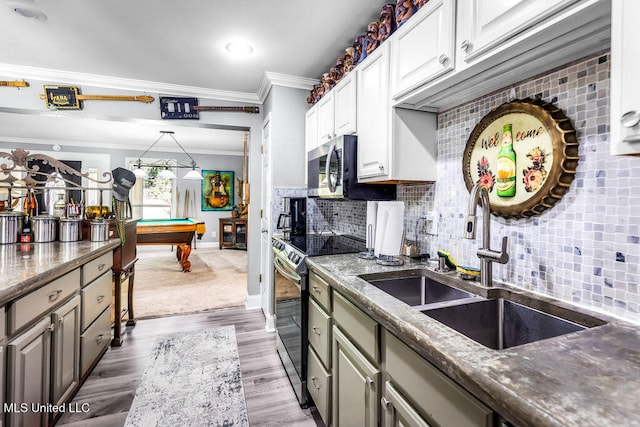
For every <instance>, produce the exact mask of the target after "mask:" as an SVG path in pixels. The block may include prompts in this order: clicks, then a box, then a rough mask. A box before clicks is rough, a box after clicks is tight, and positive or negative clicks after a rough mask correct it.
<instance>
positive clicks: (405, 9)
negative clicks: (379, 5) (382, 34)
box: [396, 0, 417, 28]
mask: <svg viewBox="0 0 640 427" xmlns="http://www.w3.org/2000/svg"><path fill="white" fill-rule="evenodd" d="M416 10H417V9H416V6H415V4H414V1H412V0H398V1H397V3H396V25H397V26H398V28H400V26H401V25H402V24H404V23H405V22H406V21H407V19H409V18H411V17H412V16H413V14H414V13H415V12H416Z"/></svg>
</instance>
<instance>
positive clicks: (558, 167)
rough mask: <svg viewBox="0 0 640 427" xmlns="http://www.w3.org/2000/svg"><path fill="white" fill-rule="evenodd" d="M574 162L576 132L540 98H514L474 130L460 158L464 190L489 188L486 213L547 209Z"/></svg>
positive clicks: (567, 182)
mask: <svg viewBox="0 0 640 427" xmlns="http://www.w3.org/2000/svg"><path fill="white" fill-rule="evenodd" d="M577 165H578V140H577V138H576V131H575V129H574V128H573V126H572V124H571V122H570V120H569V119H568V118H567V117H566V116H565V115H564V113H563V112H562V110H560V109H558V108H556V107H555V106H554V105H553V104H551V103H548V102H544V101H542V100H540V99H536V100H533V99H530V98H526V99H522V100H520V99H517V100H514V101H512V102H508V103H505V104H502V105H501V106H499V107H498V108H496V109H495V110H493V111H491V112H490V113H489V114H487V115H486V116H485V117H484V118H483V119H482V120H481V121H480V122H479V123H478V124H477V125H476V127H475V128H474V129H473V131H472V132H471V135H470V136H469V140H468V141H467V145H466V147H465V150H464V155H463V158H462V170H463V174H464V181H465V184H466V186H467V189H468V190H471V188H472V187H473V186H474V185H475V184H476V183H478V182H480V183H482V184H483V185H484V186H485V187H487V189H488V190H489V200H490V203H491V212H492V213H494V214H495V215H499V216H502V217H505V218H527V217H531V216H534V215H539V214H541V213H542V212H544V211H545V210H547V209H549V208H551V207H552V206H553V205H554V204H555V203H557V202H558V200H560V199H561V198H562V196H564V194H565V193H566V192H567V191H568V190H569V187H570V186H571V182H572V181H573V178H574V176H575V173H576V167H577Z"/></svg>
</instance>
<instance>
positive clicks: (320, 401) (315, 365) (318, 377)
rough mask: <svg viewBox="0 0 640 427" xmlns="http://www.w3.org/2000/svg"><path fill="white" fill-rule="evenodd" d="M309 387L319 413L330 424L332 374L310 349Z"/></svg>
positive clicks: (325, 422) (326, 423)
mask: <svg viewBox="0 0 640 427" xmlns="http://www.w3.org/2000/svg"><path fill="white" fill-rule="evenodd" d="M307 369H308V370H307V389H308V390H309V394H310V395H311V397H312V398H313V401H314V402H315V404H316V408H317V409H318V413H319V414H320V417H322V421H324V424H325V425H327V426H328V425H329V424H330V423H329V421H330V420H329V415H330V414H331V407H330V405H329V403H330V402H331V374H329V373H328V372H327V371H326V370H325V369H324V367H323V366H322V362H320V359H319V358H318V356H317V355H316V353H315V352H314V351H313V350H310V351H309V366H308V368H307Z"/></svg>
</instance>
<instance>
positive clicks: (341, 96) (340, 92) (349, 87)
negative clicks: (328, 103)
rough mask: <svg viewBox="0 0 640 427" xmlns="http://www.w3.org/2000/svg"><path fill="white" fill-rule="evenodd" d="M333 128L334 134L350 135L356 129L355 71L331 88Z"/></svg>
mask: <svg viewBox="0 0 640 427" xmlns="http://www.w3.org/2000/svg"><path fill="white" fill-rule="evenodd" d="M333 92H334V97H335V101H334V112H335V114H334V129H335V133H336V135H352V134H354V133H356V131H357V110H356V106H357V87H356V73H354V72H349V73H347V74H345V76H344V77H342V80H340V82H339V83H338V84H337V85H336V87H334V88H333Z"/></svg>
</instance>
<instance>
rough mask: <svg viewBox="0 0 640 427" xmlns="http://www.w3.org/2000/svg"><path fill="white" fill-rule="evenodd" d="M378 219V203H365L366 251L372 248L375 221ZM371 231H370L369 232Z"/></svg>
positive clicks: (374, 237) (374, 239)
mask: <svg viewBox="0 0 640 427" xmlns="http://www.w3.org/2000/svg"><path fill="white" fill-rule="evenodd" d="M377 217H378V202H374V201H371V200H369V201H367V228H366V230H365V231H366V235H367V249H369V248H373V247H374V244H375V241H376V220H377ZM369 230H371V231H369Z"/></svg>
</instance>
